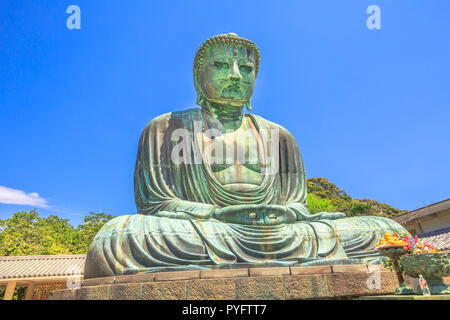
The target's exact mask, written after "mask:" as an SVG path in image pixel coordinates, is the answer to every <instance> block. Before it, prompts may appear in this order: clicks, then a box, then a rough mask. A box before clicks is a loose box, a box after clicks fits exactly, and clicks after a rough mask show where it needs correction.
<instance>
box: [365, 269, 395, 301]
mask: <svg viewBox="0 0 450 320" xmlns="http://www.w3.org/2000/svg"><path fill="white" fill-rule="evenodd" d="M368 275H369V276H371V280H372V279H373V278H375V277H376V274H374V273H369V274H368ZM379 278H380V282H379V283H380V285H379V288H377V287H374V286H373V285H372V286H370V287H369V294H370V295H378V294H384V295H386V294H393V293H394V292H395V289H396V288H397V287H398V286H399V283H398V279H397V275H396V274H395V272H393V271H381V272H380V277H379ZM371 280H369V283H372V284H373V282H372V281H371Z"/></svg>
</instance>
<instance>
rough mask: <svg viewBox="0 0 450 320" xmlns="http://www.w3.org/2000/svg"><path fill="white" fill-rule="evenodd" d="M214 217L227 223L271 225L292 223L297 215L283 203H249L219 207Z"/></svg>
mask: <svg viewBox="0 0 450 320" xmlns="http://www.w3.org/2000/svg"><path fill="white" fill-rule="evenodd" d="M214 218H216V219H217V220H220V221H223V222H226V223H236V224H251V225H262V226H271V225H277V224H282V223H292V222H294V221H295V220H296V215H295V213H294V212H292V210H289V209H288V208H287V207H286V206H282V205H273V204H248V205H235V206H228V207H225V208H220V209H217V210H216V211H215V212H214Z"/></svg>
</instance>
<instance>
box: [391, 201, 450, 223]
mask: <svg viewBox="0 0 450 320" xmlns="http://www.w3.org/2000/svg"><path fill="white" fill-rule="evenodd" d="M448 209H450V199H447V200H443V201H440V202H436V203H433V204H430V205H428V206H426V207H422V208H419V209H416V210H413V211H410V212H407V213H405V214H402V215H399V216H397V217H395V218H393V220H394V221H396V222H398V223H400V224H402V225H404V224H405V223H408V222H410V221H413V220H416V219H420V218H423V217H426V216H429V215H432V214H435V213H438V212H442V211H445V210H448Z"/></svg>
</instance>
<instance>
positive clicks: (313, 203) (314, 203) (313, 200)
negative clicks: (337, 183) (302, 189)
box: [307, 193, 336, 214]
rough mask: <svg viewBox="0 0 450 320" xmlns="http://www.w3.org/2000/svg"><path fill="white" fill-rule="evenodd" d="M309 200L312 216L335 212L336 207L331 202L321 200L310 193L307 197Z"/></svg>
mask: <svg viewBox="0 0 450 320" xmlns="http://www.w3.org/2000/svg"><path fill="white" fill-rule="evenodd" d="M307 200H308V210H309V212H311V213H312V214H315V213H319V212H335V211H336V207H335V206H334V205H333V204H332V203H331V200H329V199H324V198H319V197H317V196H315V195H314V194H312V193H310V194H308V196H307Z"/></svg>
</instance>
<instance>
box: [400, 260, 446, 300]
mask: <svg viewBox="0 0 450 320" xmlns="http://www.w3.org/2000/svg"><path fill="white" fill-rule="evenodd" d="M399 261H400V265H401V266H402V268H403V271H404V272H405V273H406V274H407V275H408V276H410V277H413V278H418V277H419V275H420V274H421V275H422V276H423V277H424V278H425V280H426V281H427V283H428V287H429V289H430V292H431V294H450V286H449V285H446V284H445V283H444V280H443V279H442V277H447V276H448V275H450V262H449V258H448V256H447V254H446V253H421V254H412V255H407V256H403V257H400V259H399ZM418 293H421V292H418Z"/></svg>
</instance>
